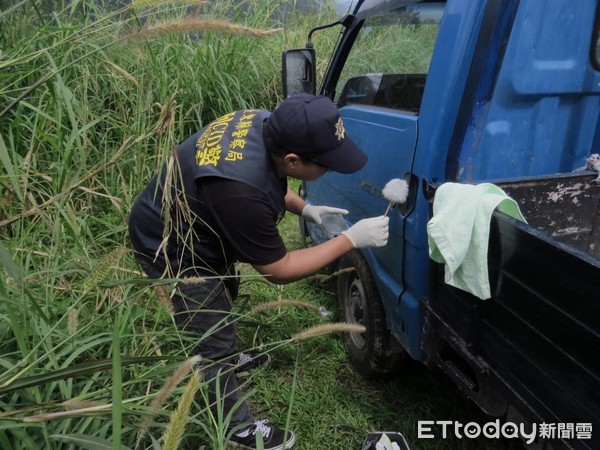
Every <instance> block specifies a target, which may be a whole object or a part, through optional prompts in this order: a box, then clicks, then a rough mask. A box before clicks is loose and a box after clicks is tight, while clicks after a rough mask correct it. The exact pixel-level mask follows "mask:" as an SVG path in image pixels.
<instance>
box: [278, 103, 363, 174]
mask: <svg viewBox="0 0 600 450" xmlns="http://www.w3.org/2000/svg"><path fill="white" fill-rule="evenodd" d="M268 130H269V134H270V135H271V138H272V139H273V140H274V141H275V144H276V145H277V146H278V147H279V148H281V149H283V150H285V151H287V152H288V153H296V154H297V155H300V156H302V157H305V158H307V159H310V160H311V161H313V162H315V163H317V164H319V165H321V166H324V167H326V168H328V169H330V170H333V171H335V172H340V173H354V172H356V171H358V170H360V169H361V168H362V167H363V166H364V165H365V164H366V163H367V155H366V154H365V153H364V152H363V151H362V150H361V149H360V148H358V146H357V145H356V144H355V143H354V142H352V140H351V139H350V138H349V137H348V136H347V135H346V130H345V129H344V122H343V121H342V118H341V117H340V114H339V112H338V109H337V108H336V106H335V105H334V104H333V102H332V101H331V99H330V98H329V97H326V96H324V95H312V94H296V95H291V96H290V97H288V98H286V99H285V100H284V101H283V102H281V103H280V104H279V106H278V107H277V108H275V110H274V111H273V112H272V113H271V116H270V117H269V128H268Z"/></svg>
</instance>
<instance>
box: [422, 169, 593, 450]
mask: <svg viewBox="0 0 600 450" xmlns="http://www.w3.org/2000/svg"><path fill="white" fill-rule="evenodd" d="M594 178H595V176H593V175H589V174H581V175H580V174H577V175H568V176H559V177H553V178H546V179H533V180H526V181H519V182H511V183H505V184H504V183H499V184H501V185H502V188H503V189H504V190H505V191H506V192H507V193H509V195H511V196H512V197H513V198H514V199H515V200H517V202H518V203H519V205H520V207H521V210H522V213H523V215H524V216H525V218H526V219H527V220H528V222H529V224H525V223H523V222H521V221H518V220H515V219H513V218H511V217H509V216H507V215H505V214H502V213H500V212H495V213H494V214H493V216H492V221H491V229H490V241H489V252H488V269H489V275H490V284H491V288H492V298H491V299H488V300H480V299H478V298H476V297H474V296H472V295H470V294H468V293H466V292H464V291H461V290H459V289H456V288H453V287H451V286H448V285H447V284H445V283H444V267H443V265H442V264H436V263H432V271H431V273H432V283H433V285H432V291H431V292H432V295H431V297H430V298H429V299H428V300H427V301H426V302H424V304H423V306H424V308H425V311H426V318H425V328H424V331H425V333H424V335H425V338H424V342H423V349H424V351H425V352H426V353H427V355H428V358H429V360H428V364H430V365H437V366H439V367H440V368H441V369H442V370H443V371H444V372H446V373H447V374H448V375H449V376H450V377H451V378H453V379H454V380H455V381H456V383H457V384H458V386H460V388H461V389H462V390H463V391H464V392H465V393H466V394H467V395H468V396H469V397H471V398H472V399H473V400H474V401H475V402H476V403H478V404H479V405H480V406H481V407H482V409H483V410H484V411H486V412H488V413H489V414H491V415H494V416H502V415H505V414H506V415H507V420H511V418H513V419H514V420H513V421H517V420H519V421H523V422H526V423H536V424H538V425H539V424H541V423H549V424H557V426H558V424H572V426H576V425H577V424H592V429H593V431H592V433H591V436H592V439H591V440H587V439H563V440H559V439H553V440H548V441H546V442H545V443H541V444H540V447H539V448H557V449H558V448H574V449H591V448H599V447H600V445H599V438H600V433H598V430H600V258H599V257H598V248H599V243H598V236H599V231H598V228H599V225H598V220H599V218H598V209H599V208H598V205H599V202H600V186H599V185H598V184H596V183H594V182H593V180H594ZM534 218H535V219H534Z"/></svg>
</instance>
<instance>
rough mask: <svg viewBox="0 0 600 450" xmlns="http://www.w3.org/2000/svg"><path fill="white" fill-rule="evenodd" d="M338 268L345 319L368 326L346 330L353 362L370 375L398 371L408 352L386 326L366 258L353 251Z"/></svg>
mask: <svg viewBox="0 0 600 450" xmlns="http://www.w3.org/2000/svg"><path fill="white" fill-rule="evenodd" d="M339 269H340V271H342V272H341V273H340V276H339V278H338V301H339V306H340V311H341V314H342V320H343V321H345V322H347V323H352V324H359V325H364V326H365V327H366V329H367V330H366V332H365V333H344V341H345V344H346V349H347V351H348V355H349V357H350V361H351V362H352V365H353V366H354V367H355V369H356V370H357V371H358V372H359V373H361V374H362V375H363V376H365V377H367V378H378V377H382V376H386V375H389V374H391V373H393V372H395V371H397V370H399V369H400V367H401V366H402V364H403V363H404V362H405V360H406V356H407V353H406V351H405V350H404V348H403V347H402V346H401V345H400V343H399V342H398V341H397V340H396V338H394V337H393V336H392V334H391V333H390V332H389V330H388V328H387V325H386V321H385V310H384V308H383V304H382V302H381V297H380V295H379V290H378V289H377V285H376V284H375V279H374V277H373V275H372V274H371V271H370V269H369V267H368V264H367V261H366V260H365V258H364V256H363V255H362V254H361V253H360V252H359V251H357V250H354V251H352V252H350V253H347V254H346V255H344V256H343V257H342V258H341V259H340V264H339ZM344 269H353V270H346V271H344Z"/></svg>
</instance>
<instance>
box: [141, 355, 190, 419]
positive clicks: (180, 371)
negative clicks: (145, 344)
mask: <svg viewBox="0 0 600 450" xmlns="http://www.w3.org/2000/svg"><path fill="white" fill-rule="evenodd" d="M199 361H200V357H199V356H193V357H191V358H189V359H187V360H185V361H184V362H183V363H181V364H180V365H179V367H178V368H177V370H176V371H175V373H173V375H171V376H170V377H169V378H167V380H166V381H165V384H163V386H162V387H161V388H160V390H159V391H158V394H157V395H156V398H155V399H154V400H153V401H152V404H151V405H150V415H149V416H148V417H147V418H146V420H144V423H143V424H142V430H146V429H148V427H149V426H150V423H151V422H152V419H154V416H156V413H157V412H158V410H159V409H160V408H162V406H163V405H164V404H165V402H166V401H167V398H169V395H171V393H172V392H173V390H174V389H175V388H176V387H177V386H178V385H179V383H180V382H181V380H183V379H184V378H185V377H186V376H187V374H188V373H190V371H191V370H192V369H193V368H194V366H195V365H196V364H197V363H198V362H199Z"/></svg>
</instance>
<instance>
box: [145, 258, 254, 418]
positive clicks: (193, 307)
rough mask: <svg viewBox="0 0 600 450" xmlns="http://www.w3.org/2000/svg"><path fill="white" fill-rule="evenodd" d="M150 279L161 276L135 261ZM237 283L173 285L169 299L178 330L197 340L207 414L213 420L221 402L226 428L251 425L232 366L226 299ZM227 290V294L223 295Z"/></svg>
mask: <svg viewBox="0 0 600 450" xmlns="http://www.w3.org/2000/svg"><path fill="white" fill-rule="evenodd" d="M138 261H139V262H140V264H141V266H142V268H143V269H144V271H145V272H146V273H147V274H148V276H149V277H150V278H160V277H161V276H162V272H159V271H158V270H157V268H156V267H153V266H149V265H148V264H147V260H145V259H144V258H138ZM237 283H238V280H237V279H233V280H232V282H228V283H227V285H226V284H225V283H224V282H223V281H222V280H220V279H215V278H209V279H206V280H205V281H204V282H202V283H185V282H184V281H181V282H179V283H177V288H176V293H175V294H174V295H173V297H172V300H171V301H172V304H173V309H174V317H175V322H176V323H177V324H178V326H179V327H180V329H182V330H183V331H185V332H187V333H192V335H193V336H194V337H196V338H197V339H198V343H197V345H196V347H195V350H194V353H195V354H197V355H200V356H201V357H202V362H201V364H200V366H199V368H200V369H201V370H202V375H203V379H204V380H206V381H207V382H208V384H209V392H210V395H209V399H210V403H211V411H212V412H213V414H215V417H217V411H218V409H217V403H216V402H222V405H223V410H222V412H223V417H227V415H228V414H230V412H231V411H233V413H232V415H231V420H230V422H229V428H230V429H231V428H233V427H237V426H238V425H243V424H252V423H254V417H253V416H252V413H251V412H250V409H249V408H248V405H247V404H246V402H245V401H243V400H242V397H243V395H244V394H243V392H242V391H241V389H240V388H239V385H238V382H237V379H236V376H235V373H234V372H233V366H232V363H233V362H234V361H235V360H236V359H237V358H236V357H237V354H238V347H237V339H236V331H235V327H234V326H233V324H231V323H230V312H231V304H230V302H229V300H228V298H227V295H228V294H229V296H230V298H235V297H236V296H237ZM226 290H227V292H226Z"/></svg>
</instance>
